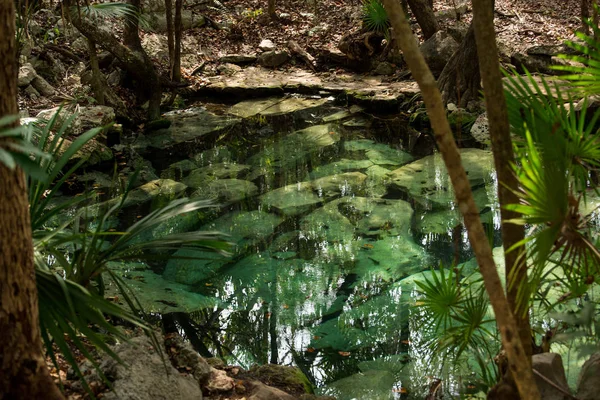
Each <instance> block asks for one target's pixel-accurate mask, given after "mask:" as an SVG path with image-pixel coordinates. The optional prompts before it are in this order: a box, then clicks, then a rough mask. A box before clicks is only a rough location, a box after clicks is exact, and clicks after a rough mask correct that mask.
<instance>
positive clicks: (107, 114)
mask: <svg viewBox="0 0 600 400" xmlns="http://www.w3.org/2000/svg"><path fill="white" fill-rule="evenodd" d="M34 82H35V81H34ZM58 110H59V107H55V108H51V109H48V110H43V111H40V112H39V113H38V115H37V118H39V119H41V120H46V121H49V120H50V119H51V118H52V117H53V116H54V114H56V113H57V112H58ZM72 115H73V113H72V112H71V111H68V110H66V109H65V108H63V109H62V110H61V112H60V115H59V116H58V118H57V124H56V125H55V129H58V128H59V127H60V126H61V125H62V124H63V122H64V121H66V120H67V119H68V118H70V117H71V116H72ZM75 115H76V117H75V119H74V120H73V122H72V123H71V125H70V126H69V128H68V130H67V132H68V133H72V134H79V133H81V132H83V131H85V130H87V129H90V128H96V127H100V126H106V125H108V124H110V123H111V122H114V120H115V111H114V109H113V108H111V107H107V106H91V107H79V111H78V112H77V113H75Z"/></svg>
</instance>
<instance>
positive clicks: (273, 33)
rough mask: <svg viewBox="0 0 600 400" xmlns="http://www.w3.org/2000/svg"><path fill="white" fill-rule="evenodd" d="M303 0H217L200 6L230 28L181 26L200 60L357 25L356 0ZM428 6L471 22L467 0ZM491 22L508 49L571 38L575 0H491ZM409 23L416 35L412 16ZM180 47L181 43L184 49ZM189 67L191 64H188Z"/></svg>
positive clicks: (318, 40) (320, 37) (320, 41)
mask: <svg viewBox="0 0 600 400" xmlns="http://www.w3.org/2000/svg"><path fill="white" fill-rule="evenodd" d="M309 3H310V2H308V1H299V0H278V1H277V12H278V13H279V15H283V17H281V18H280V20H278V21H271V20H270V19H269V17H268V16H267V14H266V9H265V7H266V0H229V1H226V2H224V3H223V4H224V5H225V7H226V8H227V9H229V10H235V12H234V13H233V14H227V15H225V14H223V13H222V12H217V11H210V10H209V11H207V12H205V13H206V15H207V16H209V17H210V18H212V19H213V20H214V21H216V22H225V20H226V19H231V18H232V17H233V18H234V19H235V29H232V30H231V31H226V30H216V29H211V28H207V27H203V28H197V29H194V30H190V31H188V32H187V35H188V36H193V37H195V38H196V40H197V43H198V45H199V46H200V49H188V50H191V51H193V50H195V51H198V50H200V52H199V53H200V54H201V56H202V58H203V61H207V62H210V61H215V60H218V58H219V57H221V56H223V55H226V54H232V53H244V52H254V51H256V49H257V47H258V45H259V43H260V41H261V40H263V39H269V40H271V41H272V42H273V43H275V44H276V45H277V46H278V47H280V48H285V46H286V43H287V42H288V41H289V40H295V41H296V42H297V43H298V44H300V45H301V46H302V47H303V48H319V47H326V48H327V47H328V48H336V46H337V44H338V43H339V41H340V39H341V38H342V36H343V35H344V34H346V33H348V32H351V31H353V30H358V29H360V26H361V10H362V2H361V0H315V3H316V8H315V7H314V6H310V5H309ZM433 3H434V11H435V12H436V13H438V14H439V15H448V17H446V18H441V19H440V23H441V25H442V27H444V28H445V27H449V26H456V25H459V26H463V27H466V26H468V24H469V23H470V22H471V18H472V13H471V5H470V2H465V1H464V0H434V2H433ZM462 4H466V5H467V7H468V12H467V14H465V15H463V16H460V17H459V18H460V19H458V20H457V19H456V18H452V12H451V10H453V9H455V8H457V7H460V6H461V5H462ZM495 9H496V14H495V17H496V18H495V26H496V33H497V37H498V40H499V41H500V42H501V43H502V44H503V45H504V46H506V47H507V48H508V49H510V51H511V52H517V51H524V50H525V49H527V48H529V47H532V46H537V45H554V44H560V43H562V42H563V41H565V40H569V39H573V38H574V32H575V30H577V29H578V28H579V27H580V26H581V19H580V16H579V15H580V9H579V2H576V1H564V0H496V8H495ZM411 23H412V27H413V30H414V31H415V33H417V34H418V35H419V37H420V39H421V40H422V36H421V32H420V28H419V26H418V24H417V23H416V20H415V19H414V17H413V18H412V19H411ZM185 52H186V50H185V49H184V53H185ZM190 68H193V66H191V65H190Z"/></svg>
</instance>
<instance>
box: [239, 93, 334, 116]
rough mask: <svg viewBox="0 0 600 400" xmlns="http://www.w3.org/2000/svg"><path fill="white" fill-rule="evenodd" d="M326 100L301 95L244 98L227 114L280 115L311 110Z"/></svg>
mask: <svg viewBox="0 0 600 400" xmlns="http://www.w3.org/2000/svg"><path fill="white" fill-rule="evenodd" d="M328 101H329V100H327V99H308V98H302V97H284V98H281V97H271V98H267V99H257V100H246V101H242V102H241V103H237V104H235V105H234V106H232V107H231V108H230V109H229V114H232V115H235V116H237V117H241V118H251V117H255V116H263V117H272V116H281V115H287V114H294V113H297V112H300V111H307V112H311V111H314V110H315V109H317V108H319V107H321V106H323V105H324V104H326V103H327V102H328Z"/></svg>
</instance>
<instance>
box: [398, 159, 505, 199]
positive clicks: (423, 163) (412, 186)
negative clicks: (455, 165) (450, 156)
mask: <svg viewBox="0 0 600 400" xmlns="http://www.w3.org/2000/svg"><path fill="white" fill-rule="evenodd" d="M460 155H461V160H462V164H463V166H464V168H465V171H466V172H467V177H468V179H469V183H470V184H471V186H472V187H476V186H479V185H484V184H491V183H492V182H493V179H494V175H495V174H494V160H493V156H492V152H491V151H486V150H479V149H460ZM389 176H390V178H391V184H390V186H391V187H392V188H393V189H395V190H399V191H402V192H406V193H407V194H409V195H410V196H411V197H413V198H414V199H415V200H417V201H420V202H423V203H424V204H425V205H427V206H433V207H435V208H447V207H451V206H452V205H453V204H454V203H455V195H454V191H453V189H452V184H451V182H450V178H449V176H448V172H447V171H446V166H445V164H444V161H443V160H442V157H441V155H440V154H439V153H436V154H434V155H431V156H427V157H424V158H422V159H420V160H417V161H415V162H413V163H411V164H408V165H405V166H403V167H401V168H398V169H396V170H394V171H392V172H390V174H389Z"/></svg>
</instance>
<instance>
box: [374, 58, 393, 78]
mask: <svg viewBox="0 0 600 400" xmlns="http://www.w3.org/2000/svg"><path fill="white" fill-rule="evenodd" d="M394 72H396V66H395V65H394V64H392V63H389V62H385V61H384V62H380V63H379V64H377V67H376V68H375V70H374V71H373V73H374V74H375V75H393V74H394Z"/></svg>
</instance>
